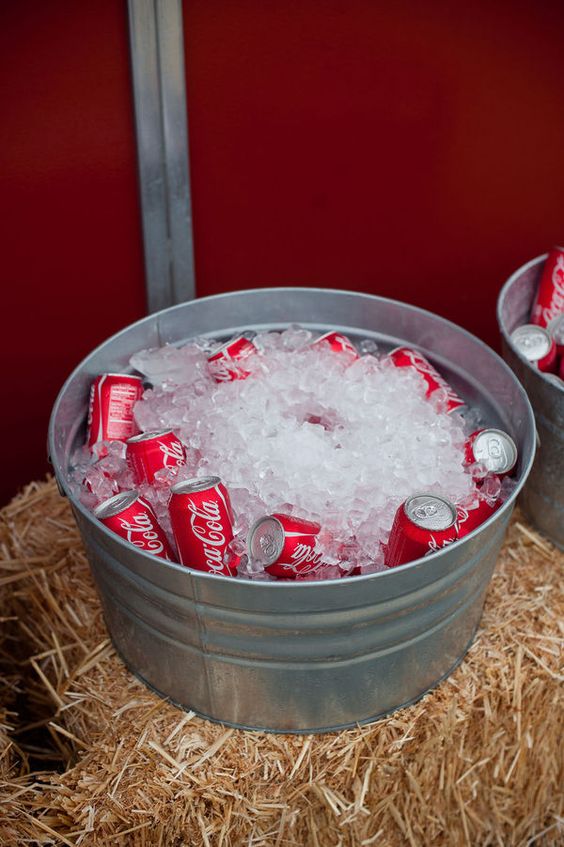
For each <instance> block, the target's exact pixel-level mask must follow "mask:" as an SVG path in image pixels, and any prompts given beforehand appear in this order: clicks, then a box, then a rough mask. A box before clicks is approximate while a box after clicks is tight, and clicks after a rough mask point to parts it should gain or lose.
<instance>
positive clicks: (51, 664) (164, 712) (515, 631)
mask: <svg viewBox="0 0 564 847" xmlns="http://www.w3.org/2000/svg"><path fill="white" fill-rule="evenodd" d="M0 532H1V533H2V535H1V543H2V549H3V558H4V561H3V563H2V571H1V577H0V586H1V589H0V590H2V591H3V592H4V594H3V605H4V609H5V614H6V616H7V617H10V618H13V619H14V620H13V621H12V623H13V624H15V625H16V626H17V628H18V629H17V633H18V644H19V654H20V658H22V659H23V664H22V679H21V682H20V685H21V686H22V687H23V688H24V689H25V692H26V698H27V704H28V705H27V719H28V720H29V718H30V717H32V718H33V719H34V720H35V722H36V723H37V724H39V726H40V728H42V730H43V732H44V735H45V742H44V743H45V751H46V752H45V755H46V756H47V755H50V756H52V758H53V759H56V760H57V763H58V765H57V766H60V767H62V770H61V771H60V772H57V770H56V769H54V770H51V772H49V773H42V774H33V775H32V776H33V782H31V777H25V779H26V780H27V782H26V783H25V784H24V785H23V787H22V792H23V793H22V794H19V795H18V793H17V780H16V782H11V783H9V785H10V786H11V788H10V790H11V791H12V799H11V801H10V802H11V806H12V808H16V809H17V811H18V814H15V813H14V815H13V816H12V818H11V819H10V820H9V822H8V823H7V824H5V826H4V836H3V837H4V840H1V839H2V830H1V829H0V843H1V844H11V843H14V844H24V843H30V840H29V839H30V838H32V837H33V843H38V844H52V843H55V844H67V845H124V847H129V845H131V847H141V845H145V846H146V847H148V846H149V845H166V847H185V846H186V847H188V845H190V847H192V845H206V847H216V845H217V847H219V845H223V847H243V845H249V847H258V845H275V847H286V845H288V847H289V845H298V847H301V845H314V847H333V845H335V846H336V845H342V847H360V845H371V844H378V845H386V847H388V846H389V847H395V845H398V847H399V845H405V844H408V845H431V844H432V845H438V847H440V845H459V844H460V845H484V847H486V845H501V847H510V846H511V845H513V846H514V847H517V845H519V847H521V846H522V847H525V845H533V844H534V845H556V844H559V843H562V832H561V830H559V824H560V823H561V815H562V791H561V785H562V754H561V737H562V725H561V724H562V715H561V708H560V703H559V685H560V683H561V680H562V677H561V676H560V672H559V658H560V652H559V649H560V646H561V640H560V636H561V631H560V628H559V625H560V620H561V617H562V607H563V602H562V585H561V581H562V579H561V578H562V563H563V557H562V556H561V555H560V554H558V553H557V551H555V550H554V548H553V547H551V545H550V544H549V543H548V542H546V541H544V540H543V539H541V538H540V537H539V536H538V535H537V534H536V533H535V532H534V530H532V529H531V528H530V527H529V526H528V525H527V524H525V523H524V522H523V521H522V519H521V518H519V517H517V519H516V520H514V521H513V524H512V526H511V528H510V532H509V536H508V539H507V541H506V544H505V545H504V548H503V551H502V554H501V556H500V560H499V562H498V565H497V568H496V572H495V575H494V578H493V581H492V585H491V587H490V591H489V594H488V599H487V604H486V609H485V613H484V618H483V620H482V625H481V628H480V630H479V632H478V635H477V638H476V640H475V642H474V644H473V646H472V648H471V650H470V652H469V654H468V656H467V658H466V659H465V661H464V662H463V663H462V665H461V666H460V667H459V668H458V669H457V670H456V671H455V672H454V674H453V675H452V676H451V677H450V678H449V679H448V680H447V681H445V682H444V683H443V684H442V685H441V686H439V688H437V689H436V690H435V691H433V692H432V693H430V694H428V695H427V696H426V697H425V698H423V700H422V701H420V702H419V703H417V704H416V705H414V706H412V707H410V708H407V709H403V710H401V711H398V712H396V713H395V714H393V715H391V716H389V717H387V718H385V719H383V720H380V721H378V722H377V723H374V724H372V725H370V726H364V727H360V728H358V729H352V730H348V731H344V732H340V733H335V734H327V735H321V736H306V737H303V736H291V735H286V736H275V735H267V734H264V733H250V732H241V731H237V730H233V729H226V728H225V727H222V726H218V725H214V724H211V723H209V722H206V721H204V720H201V719H200V718H198V717H196V716H195V715H193V714H192V713H185V712H182V711H179V710H178V709H176V708H174V707H172V706H170V705H169V704H167V703H166V702H164V701H162V700H160V699H159V698H157V697H156V696H155V695H154V694H152V693H151V692H150V691H148V690H147V689H146V688H145V687H144V686H143V685H142V684H141V683H139V682H138V681H137V680H136V679H135V678H133V677H132V676H131V675H130V674H129V673H128V672H127V671H126V669H125V668H124V666H123V665H122V663H121V662H120V660H119V659H118V658H117V656H116V654H115V652H114V650H113V648H112V646H111V643H110V642H109V639H108V635H107V632H106V629H105V627H104V623H103V619H102V616H101V611H100V606H99V603H98V600H97V597H96V593H95V589H94V586H93V583H92V580H91V577H90V573H89V570H88V567H87V563H86V560H85V556H84V553H83V550H82V547H81V544H80V540H79V537H78V533H77V530H76V527H75V525H74V521H73V519H72V515H71V512H70V508H69V506H68V503H67V502H66V501H64V500H62V499H61V498H60V497H59V496H58V494H57V491H56V488H55V486H54V484H53V482H47V483H41V484H33V485H31V486H29V487H28V488H27V489H26V490H25V491H24V492H23V493H22V495H20V496H19V497H17V498H16V499H15V500H14V501H12V503H11V504H10V505H9V506H7V507H6V508H5V509H4V510H3V512H2V521H1V524H0ZM24 729H25V727H24ZM22 736H25V732H23V733H22ZM20 760H21V756H20ZM30 786H31V787H30ZM30 833H31V834H30ZM10 839H13V842H12V841H11V840H10Z"/></svg>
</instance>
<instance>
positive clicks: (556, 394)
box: [497, 254, 564, 549]
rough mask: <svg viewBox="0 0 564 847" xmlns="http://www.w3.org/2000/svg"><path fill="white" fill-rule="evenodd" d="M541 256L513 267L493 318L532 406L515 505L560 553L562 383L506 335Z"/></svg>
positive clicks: (528, 299) (532, 285)
mask: <svg viewBox="0 0 564 847" xmlns="http://www.w3.org/2000/svg"><path fill="white" fill-rule="evenodd" d="M545 261H546V254H545V255H544V256H539V257H538V258H536V259H533V260H532V261H531V262H528V263H527V264H526V265H523V267H521V268H519V269H518V270H517V271H515V273H514V274H513V275H512V276H511V277H510V278H509V279H508V280H507V282H506V283H505V285H504V286H503V288H502V290H501V293H500V295H499V300H498V304H497V320H498V324H499V328H500V331H501V335H502V344H503V356H504V358H505V359H506V361H507V362H508V363H509V364H510V365H511V368H512V369H513V370H514V371H515V373H516V374H517V376H518V377H519V379H520V380H521V382H522V384H523V386H524V387H525V389H526V391H527V394H528V395H529V399H530V401H531V403H532V406H533V410H534V413H535V418H536V422H537V430H538V435H539V449H538V452H537V457H536V459H535V463H534V465H533V469H532V471H531V475H530V477H529V480H528V482H527V485H526V486H525V488H524V489H523V493H522V495H521V500H520V503H521V505H522V506H523V509H524V511H525V512H526V513H527V515H528V516H529V517H530V519H531V520H532V522H533V523H534V524H536V526H538V528H539V529H540V530H541V532H544V534H545V535H547V536H548V537H549V538H550V539H551V541H553V542H554V544H556V545H557V546H558V547H560V548H561V549H564V383H562V381H561V380H559V379H558V378H556V377H554V376H550V375H549V374H544V373H542V372H541V371H539V370H538V368H536V367H534V365H531V363H530V362H528V361H527V360H526V359H525V358H524V357H523V356H521V354H520V353H519V352H518V351H517V350H516V349H515V348H514V347H513V345H512V344H511V339H510V335H511V333H512V332H513V330H514V329H515V328H516V327H518V326H521V325H522V324H526V323H529V315H530V314H531V307H532V305H533V299H534V296H535V293H536V290H537V286H538V283H539V280H540V276H541V274H542V269H543V267H544V263H545Z"/></svg>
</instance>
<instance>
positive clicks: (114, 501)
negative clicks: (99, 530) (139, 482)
mask: <svg viewBox="0 0 564 847" xmlns="http://www.w3.org/2000/svg"><path fill="white" fill-rule="evenodd" d="M138 497H139V492H138V491H135V490H133V491H122V492H121V494H115V495H114V496H113V497H110V499H109V500H104V502H103V503H100V505H99V506H96V508H95V509H94V514H95V515H96V517H97V518H98V519H99V520H103V519H104V518H113V517H114V515H119V514H120V513H121V512H124V511H125V510H126V509H128V508H129V507H130V506H132V505H133V504H134V503H135V501H136V500H137V498H138Z"/></svg>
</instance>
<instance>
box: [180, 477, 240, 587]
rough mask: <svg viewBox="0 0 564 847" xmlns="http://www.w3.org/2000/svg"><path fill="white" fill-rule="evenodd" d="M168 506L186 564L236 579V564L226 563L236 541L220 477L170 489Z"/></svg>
mask: <svg viewBox="0 0 564 847" xmlns="http://www.w3.org/2000/svg"><path fill="white" fill-rule="evenodd" d="M171 495H172V496H171V498H170V503H169V505H168V509H169V512H170V520H171V523H172V532H173V535H174V539H175V541H176V546H177V547H178V555H179V557H180V561H181V562H182V564H183V565H186V566H187V567H190V568H195V569H196V570H198V571H208V572H210V573H216V574H225V575H227V576H234V575H235V573H236V565H237V563H236V561H235V563H233V564H231V563H230V564H225V562H224V557H225V550H226V548H227V545H228V544H229V542H230V541H231V540H232V539H233V512H232V509H231V501H230V499H229V493H228V491H227V489H226V487H225V486H224V485H223V483H222V482H221V480H220V478H219V477H218V476H206V477H201V478H199V479H188V480H185V481H184V482H179V483H177V485H173V486H172V488H171Z"/></svg>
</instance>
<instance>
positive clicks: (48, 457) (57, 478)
mask: <svg viewBox="0 0 564 847" xmlns="http://www.w3.org/2000/svg"><path fill="white" fill-rule="evenodd" d="M47 461H48V462H49V464H50V465H51V467H53V460H52V459H51V453H50V452H49V447H47ZM55 482H56V483H57V488H58V490H59V494H60V495H61V497H66V496H67V494H66V491H65V490H64V488H63V486H62V485H61V483H60V482H59V477H58V476H57V472H56V471H55Z"/></svg>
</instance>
